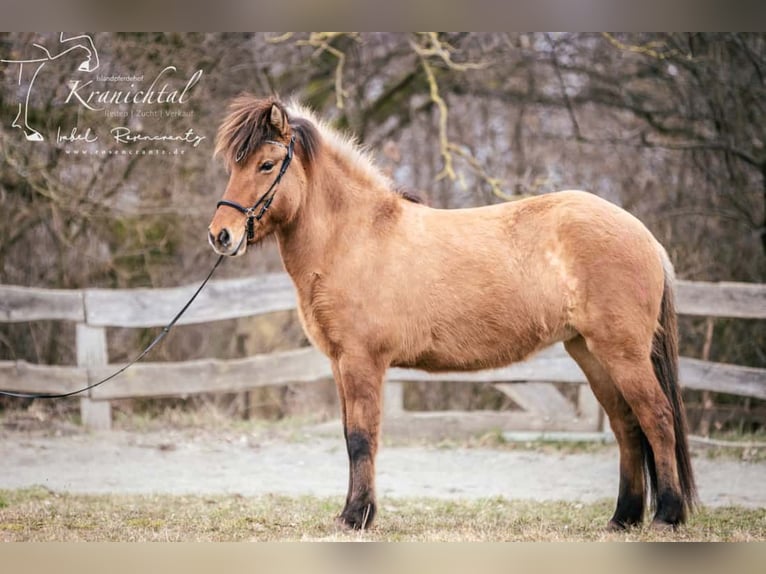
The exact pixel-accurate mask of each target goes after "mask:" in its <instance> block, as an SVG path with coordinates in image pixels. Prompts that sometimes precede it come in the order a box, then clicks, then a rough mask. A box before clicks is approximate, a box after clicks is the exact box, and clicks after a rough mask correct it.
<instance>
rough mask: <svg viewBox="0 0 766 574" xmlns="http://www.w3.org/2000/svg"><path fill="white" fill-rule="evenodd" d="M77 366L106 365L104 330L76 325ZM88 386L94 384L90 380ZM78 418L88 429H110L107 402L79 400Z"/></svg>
mask: <svg viewBox="0 0 766 574" xmlns="http://www.w3.org/2000/svg"><path fill="white" fill-rule="evenodd" d="M76 341H77V365H78V366H80V367H86V368H88V369H89V370H90V367H95V366H100V365H106V364H108V363H109V355H108V351H107V348H106V328H105V327H91V326H90V325H86V324H85V323H78V324H77V331H76ZM90 379H91V377H90V373H89V374H88V381H89V384H90V383H92V382H94V381H91V380H90ZM80 418H81V419H82V424H83V425H85V426H86V427H87V428H89V429H94V430H109V429H110V428H111V427H112V407H111V405H110V404H109V401H94V400H92V399H91V398H90V393H88V397H83V398H82V399H80Z"/></svg>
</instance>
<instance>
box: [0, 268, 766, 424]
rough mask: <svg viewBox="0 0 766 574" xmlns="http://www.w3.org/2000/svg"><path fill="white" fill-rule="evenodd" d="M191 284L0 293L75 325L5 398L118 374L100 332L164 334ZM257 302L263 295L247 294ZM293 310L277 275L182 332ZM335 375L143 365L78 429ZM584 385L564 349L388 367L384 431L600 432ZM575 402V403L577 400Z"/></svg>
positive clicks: (96, 400) (749, 312)
mask: <svg viewBox="0 0 766 574" xmlns="http://www.w3.org/2000/svg"><path fill="white" fill-rule="evenodd" d="M195 287H196V286H194V285H192V286H186V287H178V288H171V289H131V290H123V289H114V290H107V289H83V290H58V289H36V288H27V287H16V286H3V285H0V321H3V322H27V321H36V320H62V321H74V322H75V323H76V345H77V365H76V366H51V365H37V364H31V363H28V362H26V361H0V389H3V390H10V391H20V392H28V393H30V392H32V393H33V392H43V393H62V392H68V391H72V390H75V389H78V388H81V387H84V386H86V385H88V384H90V383H93V382H95V381H98V380H100V379H101V378H102V377H105V376H106V375H108V374H110V373H111V372H113V371H114V370H115V369H116V368H118V367H119V365H115V364H110V363H109V352H108V349H107V339H106V328H107V327H158V326H164V325H165V324H166V323H167V322H168V321H169V319H170V318H171V317H172V316H173V315H174V314H175V313H176V312H177V310H178V309H179V308H180V307H181V306H182V305H183V303H184V302H185V301H186V300H187V299H188V298H189V297H190V296H191V294H192V293H193V291H194V289H195ZM254 293H257V294H258V296H257V297H254V296H253V294H254ZM295 305H296V300H295V293H294V290H293V286H292V284H291V282H290V280H289V278H288V277H287V276H286V275H284V274H268V275H261V276H258V277H250V278H246V279H231V280H220V281H211V282H210V283H209V285H208V286H207V288H206V289H205V290H204V291H203V292H202V293H201V294H200V296H199V298H198V299H197V301H195V303H194V304H193V305H192V306H191V307H190V308H189V310H188V311H187V313H186V314H185V315H184V316H183V317H182V318H181V320H180V321H179V324H192V323H205V322H209V321H217V320H222V319H233V318H238V317H248V316H253V315H259V314H263V313H269V312H273V311H281V310H288V309H294V308H295ZM677 308H678V311H679V313H680V314H685V315H697V316H706V317H736V318H747V319H766V285H762V284H747V283H699V282H688V281H678V283H677ZM331 376H332V375H331V371H330V365H329V362H328V360H327V359H326V358H325V357H324V356H323V355H321V354H320V353H319V352H318V351H316V350H314V349H313V348H300V349H295V350H291V351H286V352H278V353H272V354H268V355H256V356H251V357H248V358H244V359H237V360H219V359H203V360H195V361H185V362H144V363H140V364H137V365H135V366H133V367H132V368H130V369H128V370H127V371H126V372H125V373H123V374H122V375H120V377H119V378H117V379H115V380H114V381H111V382H109V383H107V384H105V385H102V386H99V387H97V388H94V389H92V390H91V391H90V392H89V394H88V395H87V396H86V397H84V398H82V399H81V411H82V421H83V423H84V424H85V425H86V426H88V427H91V428H98V429H108V428H109V427H110V425H111V410H110V404H109V400H110V399H119V398H131V397H159V396H173V395H189V394H192V393H217V392H240V391H247V390H249V389H253V388H255V387H259V386H264V385H283V384H289V383H295V382H312V381H317V380H320V379H325V378H329V377H331ZM680 379H681V384H682V386H683V387H685V388H690V389H696V390H701V391H713V392H717V393H729V394H734V395H742V396H748V397H755V398H758V399H766V369H755V368H749V367H743V366H739V365H729V364H720V363H711V362H707V361H701V360H697V359H691V358H683V357H682V358H681V363H680ZM407 381H462V382H486V383H491V384H494V385H495V387H496V388H498V389H499V390H501V391H502V392H504V393H506V394H508V395H509V396H510V397H511V398H512V399H513V401H514V402H515V403H516V404H518V405H519V406H520V407H521V409H522V410H520V411H508V412H493V411H478V412H462V411H453V412H438V413H412V412H405V411H404V409H403V392H402V383H405V382H407ZM585 382H586V381H585V378H584V376H583V374H582V372H581V371H580V369H579V368H578V367H577V365H576V364H575V363H574V361H572V359H570V358H569V357H568V355H566V353H565V351H564V349H563V347H562V346H561V345H556V346H554V347H552V348H551V349H549V350H547V351H544V352H542V353H540V354H538V355H537V356H535V357H534V358H533V359H531V360H529V361H527V362H524V363H518V364H515V365H511V366H509V367H505V368H502V369H495V370H487V371H479V372H475V373H441V374H428V373H424V372H421V371H416V370H409V369H389V371H388V381H387V383H386V385H385V389H386V396H385V405H386V409H385V416H386V418H387V423H386V424H387V425H388V428H391V427H397V426H399V427H400V428H401V427H404V428H408V427H409V428H412V427H411V425H412V424H413V423H417V425H419V427H420V428H425V429H427V428H428V427H429V426H430V427H433V428H436V427H438V428H440V429H447V430H449V429H450V428H455V427H458V428H460V429H461V430H463V431H476V432H478V431H481V430H485V429H491V428H498V429H504V430H517V429H524V430H545V431H548V430H568V431H590V430H600V429H601V427H602V424H603V416H602V414H601V411H600V408H599V406H598V404H597V403H596V401H595V399H594V398H593V396H592V394H591V393H590V389H589V388H588V385H587V384H584V383H585ZM553 383H559V385H558V386H554V384H553ZM561 383H568V384H574V385H577V393H565V394H562V393H561V392H559V390H558V389H559V388H560V387H561V385H560V384H561ZM574 394H576V400H574V401H573V400H571V396H573V395H574ZM565 395H566V396H569V397H570V399H567V398H566V397H565ZM426 432H427V430H426Z"/></svg>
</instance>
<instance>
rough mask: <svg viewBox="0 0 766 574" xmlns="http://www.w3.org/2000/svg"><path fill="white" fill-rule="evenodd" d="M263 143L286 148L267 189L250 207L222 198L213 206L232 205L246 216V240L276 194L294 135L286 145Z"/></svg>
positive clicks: (293, 141) (288, 162)
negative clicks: (276, 172) (285, 152)
mask: <svg viewBox="0 0 766 574" xmlns="http://www.w3.org/2000/svg"><path fill="white" fill-rule="evenodd" d="M264 143H270V144H274V145H278V146H282V147H283V148H285V149H286V150H287V154H286V155H285V159H283V160H282V165H281V166H279V173H278V174H277V177H276V178H275V179H274V181H273V182H272V183H271V185H270V186H269V189H267V190H266V192H265V193H264V194H263V195H261V197H259V198H258V201H256V202H255V204H253V206H252V207H244V206H243V205H240V204H239V203H237V202H236V201H229V200H228V199H222V200H221V201H219V202H218V203H217V204H216V206H215V207H216V209H218V208H219V207H221V206H222V205H225V206H227V207H233V208H234V209H236V210H237V211H239V212H240V213H242V214H244V215H245V216H247V240H248V241H252V240H253V238H255V222H256V221H260V220H261V219H262V218H263V216H264V215H266V212H267V211H268V210H269V207H271V202H272V201H274V197H275V196H276V195H277V185H279V182H280V181H281V180H282V176H283V175H285V172H286V171H287V168H288V166H289V165H290V162H291V161H292V159H293V150H294V148H295V136H292V137H291V138H290V143H289V144H288V145H285V144H283V143H282V142H278V141H273V140H266V141H265V142H264ZM240 159H242V158H241V156H240V157H237V161H239V160H240ZM259 206H260V208H261V209H260V211H259V212H258V213H257V214H256V213H255V210H256V209H258V207H259Z"/></svg>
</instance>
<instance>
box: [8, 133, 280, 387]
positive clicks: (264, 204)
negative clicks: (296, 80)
mask: <svg viewBox="0 0 766 574" xmlns="http://www.w3.org/2000/svg"><path fill="white" fill-rule="evenodd" d="M267 143H271V144H276V145H280V146H282V147H284V148H285V149H286V150H287V153H286V154H285V158H284V159H283V160H282V165H281V166H280V168H279V173H278V174H277V177H276V179H275V180H274V181H273V182H272V184H271V186H269V189H267V190H266V193H264V194H263V195H262V196H261V197H260V198H259V199H258V201H257V202H256V203H255V205H253V206H252V207H251V208H250V209H247V208H244V207H242V206H241V205H239V204H238V203H235V202H233V201H226V200H221V201H219V202H218V204H217V205H216V208H218V207H220V206H221V205H228V206H229V207H233V208H234V209H236V210H238V211H241V212H242V213H244V214H245V215H246V216H247V220H246V222H245V227H246V230H247V231H246V233H245V234H243V235H242V239H240V242H239V245H238V246H237V249H236V250H235V253H236V252H237V251H239V248H240V247H241V245H242V242H243V241H245V240H252V239H253V237H254V236H255V229H254V221H253V220H255V221H260V220H261V218H262V217H263V216H264V215H266V212H267V211H268V210H269V207H271V202H272V201H274V197H275V196H276V194H277V189H278V188H277V185H279V182H280V181H281V180H282V176H284V175H285V172H286V171H287V167H288V166H289V165H290V161H291V160H292V159H293V149H294V147H295V136H292V137H291V138H290V143H289V145H285V144H283V143H282V142H276V141H271V140H267ZM272 192H273V193H272ZM269 194H271V195H269ZM259 205H260V206H261V210H260V211H259V212H258V214H257V215H256V214H255V209H256V208H257V207H258V206H259ZM224 257H225V255H221V256H220V257H218V261H216V262H215V265H213V268H212V269H211V270H210V272H209V273H208V274H207V277H205V280H204V281H203V282H202V284H201V285H200V286H199V287H197V290H196V291H195V292H194V295H192V296H191V299H189V300H188V301H187V302H186V305H184V306H183V307H182V308H181V310H180V311H179V312H178V313H177V314H176V316H175V317H173V319H172V320H171V321H170V323H168V324H167V325H165V326H164V327H163V328H162V331H160V333H159V334H158V335H157V336H156V337H155V338H154V340H153V341H152V342H151V343H149V346H147V347H146V348H145V349H144V350H143V351H141V354H139V355H138V356H137V357H136V358H135V359H133V360H132V361H130V362H129V363H128V364H127V365H123V366H122V367H121V368H119V369H118V370H116V371H115V372H114V373H112V374H111V375H109V376H108V377H106V378H104V379H101V380H100V381H98V382H97V383H93V384H92V385H88V386H87V387H83V388H82V389H78V390H76V391H70V392H68V393H15V392H13V391H0V396H5V397H15V398H19V399H63V398H65V397H71V396H74V395H79V394H80V393H84V392H85V391H89V390H90V389H93V388H95V387H98V386H99V385H103V384H104V383H106V382H107V381H111V380H112V379H113V378H115V377H116V376H117V375H119V374H121V373H123V372H125V371H126V370H127V369H129V368H130V367H132V366H133V365H135V364H136V363H137V362H138V361H140V360H141V359H143V358H144V357H145V356H146V354H147V353H148V352H149V351H151V350H152V349H153V348H154V347H155V346H156V345H157V344H158V343H159V342H160V341H162V339H164V338H165V335H167V334H168V333H169V332H170V329H172V328H173V326H174V325H175V324H176V322H177V321H178V320H179V319H180V318H181V315H183V314H184V313H185V312H186V310H187V309H188V308H189V306H190V305H191V304H192V303H193V302H194V300H195V299H196V298H197V295H199V294H200V291H202V289H203V288H204V287H205V285H207V282H208V281H209V280H210V278H211V277H212V276H213V273H215V270H216V269H218V266H219V265H220V264H221V262H223V259H224Z"/></svg>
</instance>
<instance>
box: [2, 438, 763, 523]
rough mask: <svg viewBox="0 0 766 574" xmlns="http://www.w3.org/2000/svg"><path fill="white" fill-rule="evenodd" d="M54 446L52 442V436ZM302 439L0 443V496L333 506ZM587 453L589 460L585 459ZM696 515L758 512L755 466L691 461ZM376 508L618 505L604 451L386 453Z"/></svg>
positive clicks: (320, 450)
mask: <svg viewBox="0 0 766 574" xmlns="http://www.w3.org/2000/svg"><path fill="white" fill-rule="evenodd" d="M57 434H58V435H60V436H56V435H57ZM333 434H334V433H332V432H330V433H329V434H328V432H327V431H326V429H325V430H324V431H323V432H319V431H316V430H315V429H312V428H310V427H305V428H300V429H292V430H291V431H290V432H289V433H287V435H286V434H285V433H284V432H283V433H280V434H279V435H277V436H274V435H273V433H272V434H270V433H263V432H260V431H253V430H252V429H251V430H244V431H241V432H240V431H232V430H226V431H218V432H216V431H210V430H205V431H201V430H189V429H186V430H170V431H167V430H163V431H158V430H149V431H124V430H123V431H111V432H105V433H87V432H83V431H71V432H64V433H61V432H58V433H49V432H48V433H45V432H22V431H12V430H11V431H9V430H3V431H0V461H2V463H1V464H0V488H3V489H15V488H23V487H29V486H33V485H40V486H44V487H46V488H48V489H51V490H53V491H59V492H71V493H82V494H97V493H135V494H139V493H140V494H149V493H158V494H192V493H193V494H241V495H243V496H254V495H262V494H269V493H273V494H284V495H293V496H295V495H303V494H311V495H318V496H342V495H344V494H345V487H346V481H347V458H346V451H345V446H344V444H343V441H342V435H341V432H340V428H338V432H337V436H333ZM590 450H592V452H591V451H590ZM693 463H694V468H695V471H696V475H697V480H698V485H699V491H700V498H701V501H702V503H703V504H704V505H710V506H726V505H741V506H745V507H751V508H758V507H763V508H766V462H763V461H761V462H744V461H741V460H737V459H735V458H731V457H716V458H712V459H711V458H709V457H707V456H705V455H704V453H696V455H695V457H694V460H693ZM377 468H378V481H377V484H378V494H379V499H380V500H381V502H383V503H384V504H385V502H384V500H385V498H386V497H392V498H394V497H418V496H428V497H436V498H466V499H476V498H484V497H496V496H499V497H504V498H508V499H516V500H568V501H582V502H592V501H595V500H598V499H603V498H612V497H614V496H615V495H616V493H617V480H618V478H617V450H616V447H614V446H604V447H601V448H597V449H586V450H585V451H584V452H577V451H574V452H572V449H566V450H559V449H551V448H546V449H527V448H523V449H509V448H476V447H472V448H465V447H457V446H447V447H445V446H423V445H386V444H384V446H383V447H382V449H381V452H380V455H379V458H378V465H377Z"/></svg>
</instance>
